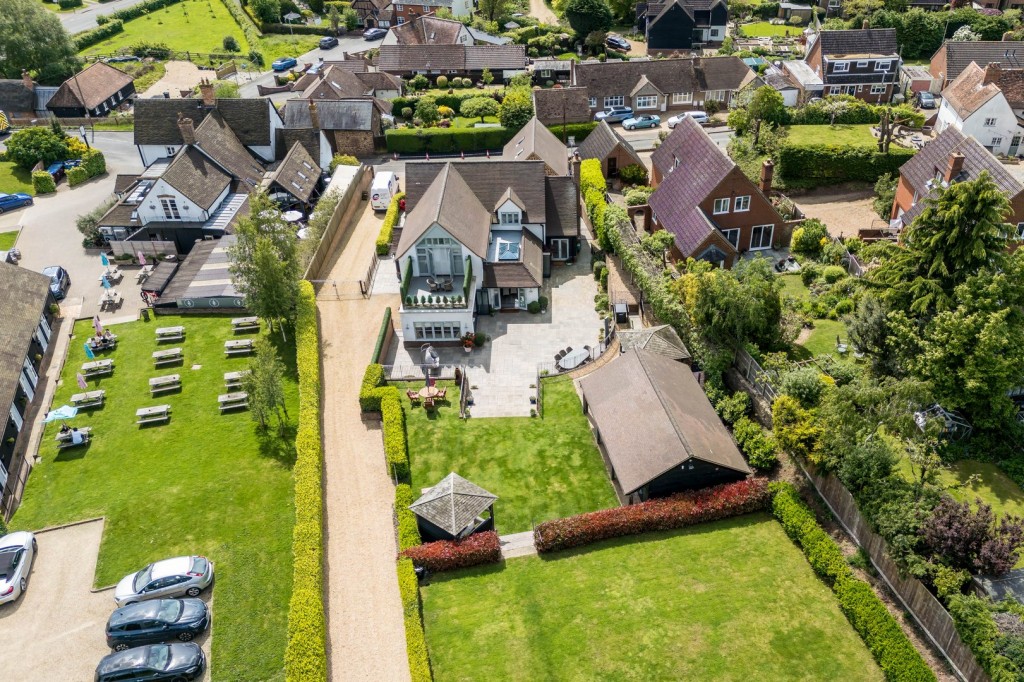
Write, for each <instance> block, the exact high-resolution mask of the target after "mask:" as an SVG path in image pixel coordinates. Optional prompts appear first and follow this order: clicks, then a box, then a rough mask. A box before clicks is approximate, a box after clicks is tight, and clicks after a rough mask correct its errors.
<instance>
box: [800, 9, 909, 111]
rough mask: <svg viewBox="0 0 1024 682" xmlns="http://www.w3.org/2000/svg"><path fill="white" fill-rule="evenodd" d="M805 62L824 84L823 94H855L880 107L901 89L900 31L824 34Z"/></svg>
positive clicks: (874, 29)
mask: <svg viewBox="0 0 1024 682" xmlns="http://www.w3.org/2000/svg"><path fill="white" fill-rule="evenodd" d="M804 63H806V64H807V66H808V67H810V69H811V70H812V71H814V73H815V74H817V75H818V76H819V77H820V78H821V80H822V83H823V87H822V91H821V94H822V96H823V97H827V96H828V95H853V96H854V97H856V98H857V99H862V100H864V101H865V102H871V103H873V104H878V103H882V102H889V101H891V100H892V96H893V93H894V92H896V90H897V89H898V88H899V74H900V64H901V63H902V60H901V59H900V55H899V50H898V48H897V46H896V29H894V28H868V29H861V30H855V31H821V32H820V33H819V34H818V36H817V37H816V38H815V39H814V40H813V41H812V42H811V44H810V46H808V48H807V54H806V56H805V57H804Z"/></svg>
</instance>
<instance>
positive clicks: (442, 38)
mask: <svg viewBox="0 0 1024 682" xmlns="http://www.w3.org/2000/svg"><path fill="white" fill-rule="evenodd" d="M462 28H463V24H462V22H461V21H453V20H451V19H439V18H438V17H435V16H433V15H431V14H425V15H423V16H420V17H416V18H415V19H413V20H412V21H407V22H405V23H404V24H400V25H398V26H392V27H391V34H392V35H394V36H395V38H397V39H398V44H399V45H455V44H456V43H455V41H456V40H457V39H458V37H459V32H460V31H461V30H462Z"/></svg>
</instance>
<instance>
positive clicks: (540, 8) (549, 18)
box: [530, 0, 558, 26]
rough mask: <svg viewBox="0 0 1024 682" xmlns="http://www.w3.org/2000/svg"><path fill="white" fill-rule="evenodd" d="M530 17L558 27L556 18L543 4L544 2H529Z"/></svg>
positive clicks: (540, 0) (541, 0)
mask: <svg viewBox="0 0 1024 682" xmlns="http://www.w3.org/2000/svg"><path fill="white" fill-rule="evenodd" d="M530 16H531V17H533V18H534V19H537V20H538V21H542V22H544V23H545V24H554V25H556V26H557V25H558V17H557V16H555V13H554V12H552V11H551V8H550V7H548V6H547V5H546V4H544V0H530Z"/></svg>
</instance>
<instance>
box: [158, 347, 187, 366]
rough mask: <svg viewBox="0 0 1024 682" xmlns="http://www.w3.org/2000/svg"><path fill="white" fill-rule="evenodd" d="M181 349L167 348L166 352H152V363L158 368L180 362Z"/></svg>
mask: <svg viewBox="0 0 1024 682" xmlns="http://www.w3.org/2000/svg"><path fill="white" fill-rule="evenodd" d="M182 359H183V358H182V355H181V348H168V349H167V350H157V351H153V363H154V364H155V365H156V366H157V367H159V366H160V365H169V364H171V363H172V362H179V361H181V360H182Z"/></svg>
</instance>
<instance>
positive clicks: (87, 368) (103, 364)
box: [82, 360, 114, 379]
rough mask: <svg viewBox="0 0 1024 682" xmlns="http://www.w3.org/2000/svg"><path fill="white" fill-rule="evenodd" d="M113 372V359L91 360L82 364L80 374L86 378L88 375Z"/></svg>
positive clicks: (94, 375)
mask: <svg viewBox="0 0 1024 682" xmlns="http://www.w3.org/2000/svg"><path fill="white" fill-rule="evenodd" d="M113 373H114V361H113V360H93V361H92V362H87V363H85V364H83V365H82V376H83V377H85V378H86V379H88V378H89V377H97V376H100V375H103V374H113Z"/></svg>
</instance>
